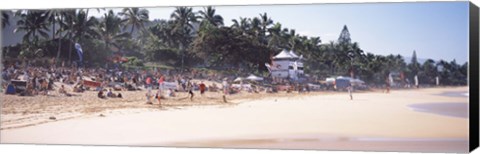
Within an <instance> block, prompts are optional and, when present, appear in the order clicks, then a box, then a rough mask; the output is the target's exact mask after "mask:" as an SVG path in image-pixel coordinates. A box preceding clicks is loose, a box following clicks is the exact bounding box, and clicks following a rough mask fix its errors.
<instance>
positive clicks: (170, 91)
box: [167, 88, 175, 97]
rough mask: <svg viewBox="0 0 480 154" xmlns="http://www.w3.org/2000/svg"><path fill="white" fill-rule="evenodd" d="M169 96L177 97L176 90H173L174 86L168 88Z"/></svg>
mask: <svg viewBox="0 0 480 154" xmlns="http://www.w3.org/2000/svg"><path fill="white" fill-rule="evenodd" d="M167 96H168V97H175V91H173V89H172V88H170V89H168V91H167Z"/></svg>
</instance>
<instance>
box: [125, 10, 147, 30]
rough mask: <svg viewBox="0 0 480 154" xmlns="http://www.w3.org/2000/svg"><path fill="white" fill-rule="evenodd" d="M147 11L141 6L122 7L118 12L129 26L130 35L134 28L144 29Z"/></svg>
mask: <svg viewBox="0 0 480 154" xmlns="http://www.w3.org/2000/svg"><path fill="white" fill-rule="evenodd" d="M148 14H149V12H148V10H147V9H141V8H124V9H123V10H122V12H120V13H119V15H120V16H123V20H125V22H126V23H125V26H124V28H126V27H127V26H131V29H130V35H132V36H133V30H135V28H141V29H142V30H144V29H145V23H146V22H148V18H149V15H148Z"/></svg>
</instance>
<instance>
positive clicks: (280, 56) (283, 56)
mask: <svg viewBox="0 0 480 154" xmlns="http://www.w3.org/2000/svg"><path fill="white" fill-rule="evenodd" d="M273 58H274V59H289V58H295V57H294V56H293V55H291V54H290V52H288V51H287V50H282V52H280V53H278V54H277V55H275V57H273Z"/></svg>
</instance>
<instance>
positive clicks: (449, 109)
mask: <svg viewBox="0 0 480 154" xmlns="http://www.w3.org/2000/svg"><path fill="white" fill-rule="evenodd" d="M408 107H410V108H411V109H412V110H414V111H417V112H425V113H431V114H437V115H442V116H449V117H456V118H468V103H423V104H412V105H408Z"/></svg>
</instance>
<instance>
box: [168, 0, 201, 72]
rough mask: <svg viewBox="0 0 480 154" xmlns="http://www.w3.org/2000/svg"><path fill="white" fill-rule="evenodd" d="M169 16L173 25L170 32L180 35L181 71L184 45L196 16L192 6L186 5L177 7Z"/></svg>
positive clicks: (189, 35) (186, 42)
mask: <svg viewBox="0 0 480 154" xmlns="http://www.w3.org/2000/svg"><path fill="white" fill-rule="evenodd" d="M170 18H171V19H172V20H173V23H174V27H173V30H172V32H171V33H177V34H178V35H179V36H180V40H178V41H179V45H180V47H179V49H180V51H181V56H182V61H181V65H182V66H181V69H182V71H183V65H184V57H185V51H184V50H185V49H184V48H185V47H186V46H187V44H188V42H189V40H190V37H191V33H190V32H191V30H192V29H193V28H194V27H193V23H196V22H197V19H198V16H197V15H195V13H194V12H193V11H192V8H188V7H177V8H176V9H175V11H173V13H172V14H171V15H170Z"/></svg>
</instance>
